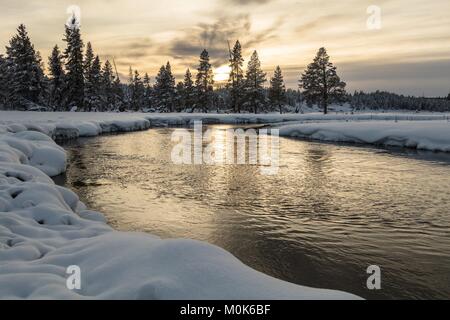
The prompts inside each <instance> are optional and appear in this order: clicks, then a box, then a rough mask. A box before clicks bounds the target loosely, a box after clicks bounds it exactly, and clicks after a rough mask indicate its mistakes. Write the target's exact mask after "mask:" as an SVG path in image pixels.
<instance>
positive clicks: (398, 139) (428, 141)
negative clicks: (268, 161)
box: [279, 121, 450, 152]
mask: <svg viewBox="0 0 450 320" xmlns="http://www.w3.org/2000/svg"><path fill="white" fill-rule="evenodd" d="M279 129H280V135H282V136H290V137H300V138H309V139H314V140H321V141H333V142H350V143H362V144H373V145H381V146H395V147H405V148H413V149H418V150H428V151H442V152H450V122H448V121H405V122H394V121H372V122H371V121H362V122H331V123H298V124H290V125H282V126H280V127H279Z"/></svg>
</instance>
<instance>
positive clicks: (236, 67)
mask: <svg viewBox="0 0 450 320" xmlns="http://www.w3.org/2000/svg"><path fill="white" fill-rule="evenodd" d="M243 67H244V58H242V47H241V44H240V42H239V40H238V41H236V44H235V45H234V47H233V51H231V52H230V70H231V71H230V77H229V79H228V86H227V87H228V89H229V92H230V100H231V107H232V109H233V112H234V113H236V112H237V113H240V112H241V103H242V98H243V94H244V70H243Z"/></svg>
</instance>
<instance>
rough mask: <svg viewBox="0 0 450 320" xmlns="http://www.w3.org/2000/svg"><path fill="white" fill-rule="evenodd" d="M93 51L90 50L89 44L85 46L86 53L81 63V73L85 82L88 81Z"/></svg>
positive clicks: (90, 45)
mask: <svg viewBox="0 0 450 320" xmlns="http://www.w3.org/2000/svg"><path fill="white" fill-rule="evenodd" d="M94 59H95V56H94V50H93V49H92V44H91V43H90V42H88V43H87V45H86V53H85V56H84V61H83V71H84V79H85V81H86V82H87V81H89V75H90V73H91V68H92V64H93V63H94Z"/></svg>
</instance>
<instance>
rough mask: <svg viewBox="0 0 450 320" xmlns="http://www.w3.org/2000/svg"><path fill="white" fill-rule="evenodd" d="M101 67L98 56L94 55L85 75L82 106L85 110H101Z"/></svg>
mask: <svg viewBox="0 0 450 320" xmlns="http://www.w3.org/2000/svg"><path fill="white" fill-rule="evenodd" d="M101 69H102V66H101V63H100V58H99V57H98V56H96V57H95V59H94V60H93V62H92V65H91V67H90V69H89V73H88V74H87V75H86V83H85V95H84V97H85V104H84V107H85V108H86V110H87V111H102V109H103V108H102V105H103V99H102V74H101Z"/></svg>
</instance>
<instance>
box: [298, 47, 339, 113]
mask: <svg viewBox="0 0 450 320" xmlns="http://www.w3.org/2000/svg"><path fill="white" fill-rule="evenodd" d="M345 86H346V84H345V82H343V81H341V79H340V78H339V76H338V75H337V72H336V67H335V66H334V65H333V64H332V63H331V62H330V56H329V55H328V54H327V51H326V49H325V48H320V49H319V52H318V53H317V55H316V57H315V58H314V61H313V63H311V64H310V65H308V67H307V69H306V71H305V73H303V74H302V77H301V80H300V88H303V94H304V97H305V99H306V102H307V103H308V105H309V106H312V105H313V104H318V105H320V106H321V107H322V108H323V112H324V113H325V114H327V113H328V105H329V104H330V103H331V102H342V101H343V100H344V99H345V97H346V95H347V93H346V92H345Z"/></svg>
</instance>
